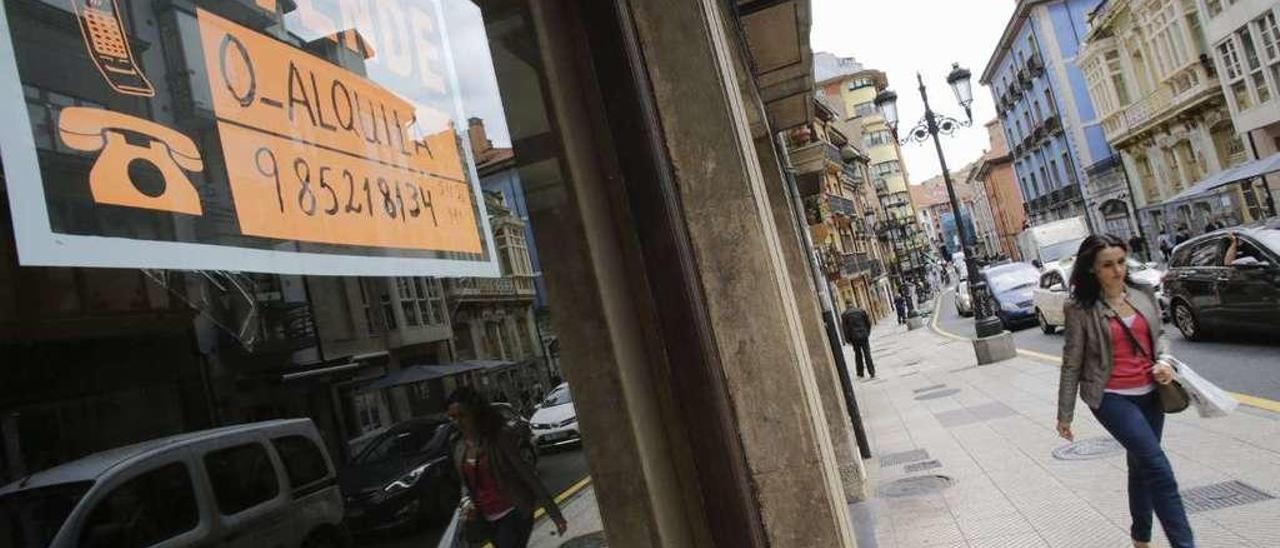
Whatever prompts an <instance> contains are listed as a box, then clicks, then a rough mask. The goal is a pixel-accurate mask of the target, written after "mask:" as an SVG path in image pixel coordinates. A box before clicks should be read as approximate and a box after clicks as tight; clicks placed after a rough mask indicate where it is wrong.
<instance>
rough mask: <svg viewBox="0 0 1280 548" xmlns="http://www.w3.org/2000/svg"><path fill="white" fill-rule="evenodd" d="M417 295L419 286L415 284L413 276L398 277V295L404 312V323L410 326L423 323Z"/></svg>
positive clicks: (401, 309)
mask: <svg viewBox="0 0 1280 548" xmlns="http://www.w3.org/2000/svg"><path fill="white" fill-rule="evenodd" d="M415 295H417V288H415V287H414V285H413V278H404V277H400V278H396V296H397V297H398V300H399V302H400V311H401V312H403V313H404V323H405V325H406V326H409V327H418V326H420V325H422V319H421V317H420V316H419V314H418V306H417V303H416V299H415Z"/></svg>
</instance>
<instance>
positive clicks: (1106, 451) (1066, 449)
mask: <svg viewBox="0 0 1280 548" xmlns="http://www.w3.org/2000/svg"><path fill="white" fill-rule="evenodd" d="M1123 452H1124V447H1123V446H1121V445H1120V442H1117V441H1116V440H1114V439H1111V438H1105V437H1103V438H1089V439H1085V440H1080V441H1078V442H1075V443H1069V444H1067V445H1064V446H1062V447H1059V448H1057V449H1054V450H1053V458H1055V459H1058V460H1093V459H1102V458H1107V457H1110V456H1112V455H1119V454H1120V453H1123Z"/></svg>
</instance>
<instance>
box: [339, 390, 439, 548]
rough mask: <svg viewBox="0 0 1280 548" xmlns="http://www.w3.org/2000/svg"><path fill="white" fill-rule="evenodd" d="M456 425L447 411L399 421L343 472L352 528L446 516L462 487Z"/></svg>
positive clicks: (364, 529)
mask: <svg viewBox="0 0 1280 548" xmlns="http://www.w3.org/2000/svg"><path fill="white" fill-rule="evenodd" d="M451 431H452V426H451V425H450V423H449V419H448V418H446V417H445V416H443V415H434V416H431V417H425V418H416V419H410V420H407V421H404V422H401V423H397V424H395V425H393V426H392V427H390V428H388V429H387V431H385V432H383V433H382V434H380V435H379V436H378V437H376V438H374V439H373V441H370V442H369V443H368V445H366V446H365V448H364V450H363V451H361V452H360V454H358V455H356V457H355V458H354V459H352V461H351V463H350V464H349V465H347V467H346V468H344V469H343V470H342V473H341V474H340V478H341V485H342V494H343V495H344V496H345V497H346V503H347V525H348V526H349V527H350V528H351V530H352V531H353V532H368V531H378V530H384V529H392V528H397V527H409V526H418V525H423V524H427V523H431V522H432V521H435V520H437V519H440V518H443V517H447V516H449V515H450V514H451V513H452V512H453V509H454V507H455V506H457V504H458V493H459V486H458V480H457V477H456V474H455V473H454V471H453V467H452V466H451V465H450V462H449V434H450V433H451Z"/></svg>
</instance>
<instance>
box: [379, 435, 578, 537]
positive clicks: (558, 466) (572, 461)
mask: <svg viewBox="0 0 1280 548" xmlns="http://www.w3.org/2000/svg"><path fill="white" fill-rule="evenodd" d="M538 474H539V475H540V476H542V481H543V482H544V483H546V485H547V489H548V490H549V491H551V495H552V496H553V497H554V496H556V495H559V494H560V493H562V492H564V491H565V490H566V489H568V488H570V487H572V486H573V485H575V484H577V483H578V482H579V481H582V480H583V479H584V478H586V477H587V459H586V457H584V456H583V453H582V446H580V445H570V446H566V447H564V448H561V449H552V450H549V451H548V452H546V453H544V454H542V455H541V456H540V457H538ZM447 525H448V523H439V524H434V525H432V526H430V527H425V528H423V529H421V530H419V531H399V532H388V533H383V534H376V535H361V536H357V537H356V538H355V542H354V545H355V546H359V547H362V548H363V547H369V548H424V547H425V548H432V547H434V546H435V545H436V543H438V542H439V541H440V534H441V533H443V532H444V528H445V527H446V526H447Z"/></svg>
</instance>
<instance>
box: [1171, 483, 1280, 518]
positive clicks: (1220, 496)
mask: <svg viewBox="0 0 1280 548" xmlns="http://www.w3.org/2000/svg"><path fill="white" fill-rule="evenodd" d="M1273 498H1275V497H1273V496H1271V495H1270V494H1269V493H1266V492H1265V491H1262V490H1260V489H1258V488H1256V487H1253V486H1252V485H1249V484H1247V483H1242V482H1239V481H1224V482H1222V483H1215V484H1213V485H1204V486H1201V487H1193V488H1191V489H1187V490H1186V491H1183V492H1182V502H1183V503H1184V504H1186V505H1187V511H1188V512H1207V511H1209V510H1219V509H1222V508H1230V507H1232V506H1240V505H1242V504H1249V503H1251V502H1261V501H1264V500H1271V499H1273Z"/></svg>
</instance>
